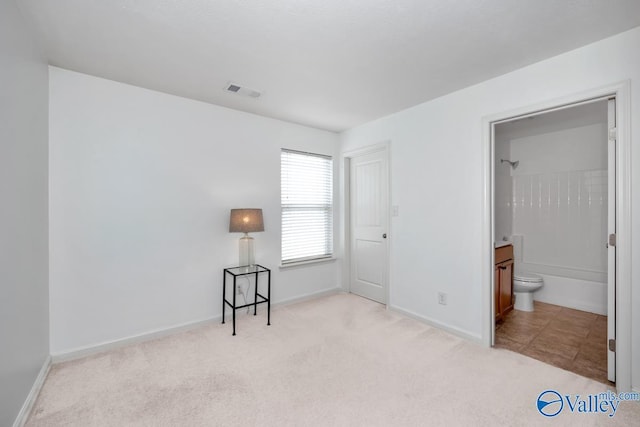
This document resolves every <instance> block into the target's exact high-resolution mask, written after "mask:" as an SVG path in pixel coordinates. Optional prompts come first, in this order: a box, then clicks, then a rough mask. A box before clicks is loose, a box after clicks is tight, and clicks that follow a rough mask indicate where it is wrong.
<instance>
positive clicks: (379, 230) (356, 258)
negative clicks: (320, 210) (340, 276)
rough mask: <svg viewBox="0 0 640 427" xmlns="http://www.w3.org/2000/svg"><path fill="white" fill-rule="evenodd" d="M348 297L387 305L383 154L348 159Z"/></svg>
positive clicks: (385, 168)
mask: <svg viewBox="0 0 640 427" xmlns="http://www.w3.org/2000/svg"><path fill="white" fill-rule="evenodd" d="M349 182H350V184H349V199H350V206H349V208H350V209H349V210H350V231H351V232H350V234H351V237H350V251H351V254H350V260H351V266H350V267H351V268H350V270H351V278H350V279H351V280H350V282H351V283H350V290H351V292H352V293H354V294H357V295H360V296H363V297H365V298H369V299H372V300H374V301H378V302H380V303H383V304H386V303H387V264H388V263H387V257H388V232H389V231H388V230H387V227H388V215H389V189H388V182H389V172H388V160H387V152H386V151H385V150H382V151H377V152H374V153H369V154H363V155H360V156H355V157H351V163H350V181H349Z"/></svg>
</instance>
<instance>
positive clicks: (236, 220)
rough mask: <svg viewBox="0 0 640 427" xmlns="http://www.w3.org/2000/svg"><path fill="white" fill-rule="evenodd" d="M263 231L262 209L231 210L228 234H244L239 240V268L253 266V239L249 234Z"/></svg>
mask: <svg viewBox="0 0 640 427" xmlns="http://www.w3.org/2000/svg"><path fill="white" fill-rule="evenodd" d="M257 231H264V221H263V220H262V209H231V216H230V218H229V233H244V236H242V237H241V238H240V246H239V248H240V251H239V255H240V260H239V261H240V262H239V264H238V265H239V266H241V267H243V266H248V265H253V264H255V259H254V256H253V237H251V236H249V233H255V232H257Z"/></svg>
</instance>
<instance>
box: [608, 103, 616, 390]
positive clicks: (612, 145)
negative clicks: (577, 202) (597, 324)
mask: <svg viewBox="0 0 640 427" xmlns="http://www.w3.org/2000/svg"><path fill="white" fill-rule="evenodd" d="M607 124H608V126H607V127H608V129H609V143H608V144H609V145H608V154H607V156H608V175H609V179H608V181H609V188H608V193H609V198H608V201H607V205H608V215H607V216H608V219H607V223H608V227H607V228H608V231H609V238H608V241H607V242H606V246H607V252H608V253H607V255H608V256H607V273H608V274H607V335H608V337H607V338H608V343H609V346H608V350H607V372H608V374H607V376H608V378H609V381H612V382H615V381H616V353H615V339H616V242H615V240H616V200H617V196H616V195H617V193H616V170H617V169H616V145H617V141H616V139H617V130H616V100H615V98H613V99H610V100H609V107H608V123H607ZM612 236H613V237H612Z"/></svg>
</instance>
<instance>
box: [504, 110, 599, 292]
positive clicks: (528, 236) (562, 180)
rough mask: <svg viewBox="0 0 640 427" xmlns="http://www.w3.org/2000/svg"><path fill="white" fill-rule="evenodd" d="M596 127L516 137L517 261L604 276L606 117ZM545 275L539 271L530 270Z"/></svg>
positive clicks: (566, 272)
mask: <svg viewBox="0 0 640 427" xmlns="http://www.w3.org/2000/svg"><path fill="white" fill-rule="evenodd" d="M606 113H607V112H606V104H605V105H604V111H603V117H602V119H603V121H602V122H601V123H597V124H592V125H589V126H582V127H578V128H571V129H565V130H561V131H556V132H550V133H543V134H538V135H532V136H527V137H524V138H516V139H513V140H512V141H511V155H512V156H513V158H514V159H518V160H519V161H520V164H519V165H518V168H517V169H515V170H514V171H513V231H514V234H518V235H521V236H523V239H522V240H523V245H522V261H523V263H524V264H527V265H526V266H523V268H525V269H527V270H531V268H527V267H529V266H528V264H531V267H534V266H539V267H544V266H550V267H558V268H562V269H564V274H563V275H564V276H566V277H573V278H579V277H578V276H576V275H574V274H573V273H574V271H575V272H576V274H578V273H580V272H582V276H581V277H584V274H590V275H591V277H589V279H590V280H592V281H598V282H606V277H607V249H606V247H605V244H604V243H605V242H606V239H607V209H608V204H607V203H608V202H607V200H608V199H607V198H608V195H607V122H606V120H607V116H606ZM534 271H536V272H540V273H544V272H545V271H543V270H539V269H537V270H534Z"/></svg>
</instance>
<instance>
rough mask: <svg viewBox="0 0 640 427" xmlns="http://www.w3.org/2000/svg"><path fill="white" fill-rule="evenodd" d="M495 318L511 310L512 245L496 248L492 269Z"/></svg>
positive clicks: (497, 318) (499, 317) (500, 317)
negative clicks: (493, 268)
mask: <svg viewBox="0 0 640 427" xmlns="http://www.w3.org/2000/svg"><path fill="white" fill-rule="evenodd" d="M494 283H495V288H494V294H495V295H494V297H495V311H496V313H495V314H496V320H499V319H502V317H503V316H504V315H505V314H507V313H508V312H509V311H511V310H513V245H507V246H503V247H501V248H496V252H495V270H494Z"/></svg>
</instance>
